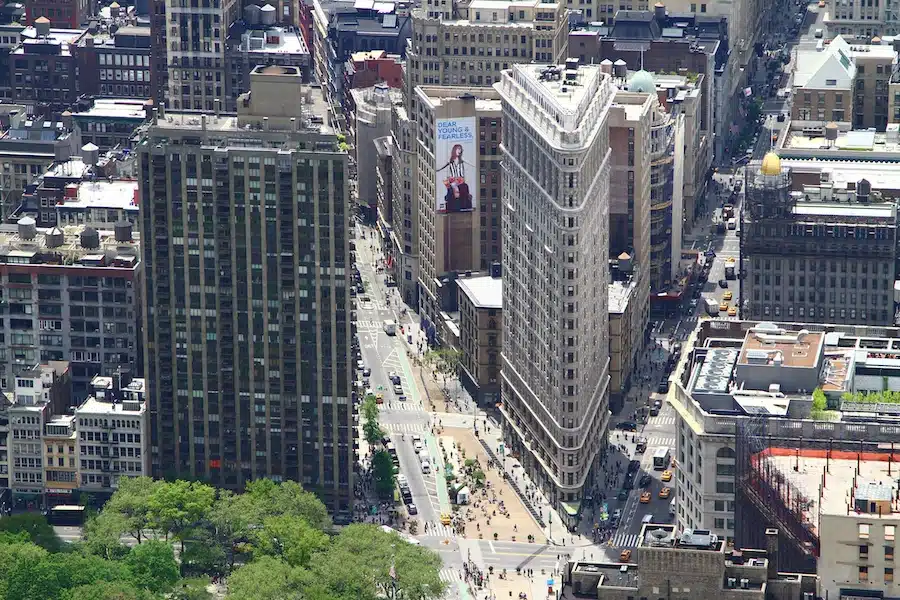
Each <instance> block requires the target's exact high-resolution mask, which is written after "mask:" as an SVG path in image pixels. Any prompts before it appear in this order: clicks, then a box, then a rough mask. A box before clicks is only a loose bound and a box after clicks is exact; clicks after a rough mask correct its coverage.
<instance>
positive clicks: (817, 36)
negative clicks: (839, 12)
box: [816, 27, 825, 39]
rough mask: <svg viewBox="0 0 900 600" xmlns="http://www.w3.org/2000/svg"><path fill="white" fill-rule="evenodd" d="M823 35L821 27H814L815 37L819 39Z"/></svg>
mask: <svg viewBox="0 0 900 600" xmlns="http://www.w3.org/2000/svg"><path fill="white" fill-rule="evenodd" d="M824 35H825V32H824V31H823V30H822V28H821V27H819V28H818V29H816V39H821V38H822V36H824Z"/></svg>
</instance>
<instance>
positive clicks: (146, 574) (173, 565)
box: [125, 540, 181, 594]
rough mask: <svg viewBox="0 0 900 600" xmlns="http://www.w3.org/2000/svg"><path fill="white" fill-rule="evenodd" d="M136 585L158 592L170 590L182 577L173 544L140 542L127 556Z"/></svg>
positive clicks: (133, 582)
mask: <svg viewBox="0 0 900 600" xmlns="http://www.w3.org/2000/svg"><path fill="white" fill-rule="evenodd" d="M125 564H126V565H127V566H128V570H129V571H130V573H131V583H132V584H134V585H135V587H138V588H142V589H145V590H149V591H151V592H154V593H156V594H161V593H165V592H168V591H169V590H171V589H172V586H174V585H175V582H176V581H178V579H179V578H180V577H181V573H180V572H179V569H178V562H176V560H175V553H174V551H173V550H172V546H171V544H168V543H166V542H162V541H156V540H150V541H147V542H144V543H143V544H138V545H137V546H135V547H134V548H132V549H131V552H129V553H128V556H126V557H125Z"/></svg>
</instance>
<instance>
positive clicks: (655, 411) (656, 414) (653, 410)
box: [650, 404, 659, 417]
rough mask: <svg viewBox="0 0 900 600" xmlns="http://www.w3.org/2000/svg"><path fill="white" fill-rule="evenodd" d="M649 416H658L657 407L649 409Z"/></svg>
mask: <svg viewBox="0 0 900 600" xmlns="http://www.w3.org/2000/svg"><path fill="white" fill-rule="evenodd" d="M650 416H651V417H657V416H659V407H658V406H656V405H655V404H654V405H653V406H651V407H650Z"/></svg>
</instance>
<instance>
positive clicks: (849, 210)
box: [791, 202, 897, 219]
mask: <svg viewBox="0 0 900 600" xmlns="http://www.w3.org/2000/svg"><path fill="white" fill-rule="evenodd" d="M791 212H793V213H794V214H795V215H799V216H808V217H822V216H834V217H860V218H869V219H893V218H894V215H895V214H896V212H897V209H896V207H895V206H894V205H893V204H889V203H881V204H862V203H860V202H854V203H853V204H852V205H848V204H838V203H836V202H797V203H796V204H795V205H794V208H793V210H792V211H791Z"/></svg>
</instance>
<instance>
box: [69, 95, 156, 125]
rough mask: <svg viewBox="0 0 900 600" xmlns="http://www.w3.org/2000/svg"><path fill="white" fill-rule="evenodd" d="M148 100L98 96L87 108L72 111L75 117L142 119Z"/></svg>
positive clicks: (145, 116)
mask: <svg viewBox="0 0 900 600" xmlns="http://www.w3.org/2000/svg"><path fill="white" fill-rule="evenodd" d="M148 103H150V101H148V100H142V99H140V98H98V99H96V100H94V105H93V106H91V107H90V108H89V109H87V110H83V111H81V112H77V113H73V114H72V117H74V118H75V119H91V118H107V119H135V120H140V121H143V120H144V119H146V118H147V112H146V109H147V105H148Z"/></svg>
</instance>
